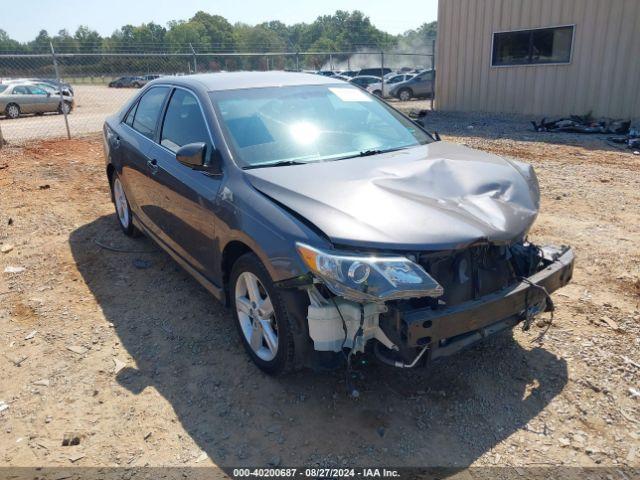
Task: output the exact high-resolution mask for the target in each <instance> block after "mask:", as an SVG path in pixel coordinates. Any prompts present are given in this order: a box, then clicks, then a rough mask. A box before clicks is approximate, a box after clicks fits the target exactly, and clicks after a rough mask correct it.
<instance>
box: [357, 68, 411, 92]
mask: <svg viewBox="0 0 640 480" xmlns="http://www.w3.org/2000/svg"><path fill="white" fill-rule="evenodd" d="M413 77H415V75H414V74H413V73H395V74H387V75H385V79H384V96H385V97H390V96H391V95H389V90H391V85H394V84H396V83H400V82H406V81H407V80H409V79H410V78H413ZM367 91H368V92H369V93H373V94H374V95H377V96H378V97H381V96H382V82H377V83H372V84H371V85H368V86H367Z"/></svg>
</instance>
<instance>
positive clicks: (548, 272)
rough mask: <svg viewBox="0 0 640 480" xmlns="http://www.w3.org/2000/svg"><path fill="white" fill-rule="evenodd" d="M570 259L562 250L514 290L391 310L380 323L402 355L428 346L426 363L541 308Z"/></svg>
mask: <svg viewBox="0 0 640 480" xmlns="http://www.w3.org/2000/svg"><path fill="white" fill-rule="evenodd" d="M573 264H574V254H573V251H572V250H571V249H570V248H568V247H567V248H566V249H565V250H563V251H562V253H561V254H559V255H558V256H557V257H556V258H555V260H553V261H552V262H551V263H549V264H548V265H547V266H546V267H545V268H544V269H543V270H540V271H538V272H537V273H535V274H533V275H531V276H530V277H528V278H527V279H526V280H523V281H521V282H519V283H518V284H516V285H515V286H512V287H509V288H508V289H504V290H501V291H499V292H496V293H493V294H489V295H485V296H483V297H481V298H479V299H477V300H472V301H468V302H464V303H461V304H459V305H456V306H452V307H445V308H437V309H432V308H430V307H425V308H419V309H413V310H404V311H403V310H401V309H391V310H390V312H389V313H388V314H387V315H385V318H384V320H383V319H382V318H381V323H383V328H384V330H385V331H386V332H387V333H390V330H395V333H396V334H397V335H390V336H391V337H392V339H394V337H397V339H398V340H397V341H398V343H399V344H400V345H401V346H402V352H403V356H404V357H405V358H407V359H408V358H412V356H415V352H416V351H417V349H422V348H424V347H425V346H428V352H427V355H425V358H427V359H428V360H435V359H436V358H440V357H445V356H449V355H452V354H454V353H456V352H458V351H460V350H461V349H463V348H465V347H468V346H469V345H472V344H474V343H476V342H478V341H480V340H482V339H483V338H486V337H488V336H490V335H493V334H495V333H498V332H499V331H502V330H505V329H508V328H512V327H514V326H515V325H517V324H518V323H519V322H521V321H522V320H524V319H525V318H526V317H527V313H528V314H529V315H531V314H536V313H539V312H540V311H542V310H544V309H545V306H547V304H546V295H545V293H544V291H543V290H542V289H540V288H536V287H535V286H533V285H532V284H535V285H538V286H540V287H544V289H546V291H547V292H548V293H551V292H553V291H555V290H557V289H558V288H560V287H562V286H564V285H566V284H567V283H568V282H569V281H570V280H571V276H572V274H573Z"/></svg>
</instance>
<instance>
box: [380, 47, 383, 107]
mask: <svg viewBox="0 0 640 480" xmlns="http://www.w3.org/2000/svg"><path fill="white" fill-rule="evenodd" d="M380 91H381V92H382V98H384V52H380Z"/></svg>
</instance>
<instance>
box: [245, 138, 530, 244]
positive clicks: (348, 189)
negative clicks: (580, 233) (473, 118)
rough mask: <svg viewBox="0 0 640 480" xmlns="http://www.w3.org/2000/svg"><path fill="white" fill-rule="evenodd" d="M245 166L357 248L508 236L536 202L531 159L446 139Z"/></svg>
mask: <svg viewBox="0 0 640 480" xmlns="http://www.w3.org/2000/svg"><path fill="white" fill-rule="evenodd" d="M245 173H246V174H247V176H248V178H249V180H250V182H251V183H252V185H253V186H254V187H255V188H256V189H258V190H259V191H261V192H262V193H263V194H265V195H267V196H268V197H271V198H272V199H274V200H275V201H277V202H279V203H280V204H282V205H284V206H286V207H287V208H289V209H291V210H292V211H294V212H296V213H297V214H299V215H301V216H302V217H304V218H305V219H306V220H307V221H309V222H311V223H313V224H314V225H315V226H316V227H318V228H319V229H320V230H322V232H324V234H325V235H327V236H328V237H329V238H330V239H331V241H332V242H333V243H334V244H340V245H348V246H355V247H365V248H366V247H369V248H387V249H394V250H398V249H400V250H404V249H406V250H440V249H449V248H462V247H464V246H466V245H469V244H472V243H475V242H478V241H490V242H496V243H502V242H510V241H513V240H515V239H518V238H521V237H522V236H524V235H525V234H526V232H527V231H528V230H529V228H530V227H531V224H532V223H533V221H534V220H535V218H536V215H537V213H538V207H539V191H538V183H537V180H536V177H535V173H534V172H533V168H532V167H531V166H529V165H527V164H524V163H520V162H512V161H508V160H505V159H503V158H501V157H498V156H497V155H493V154H489V153H485V152H481V151H478V150H473V149H471V148H467V147H464V146H462V145H457V144H452V143H448V142H434V143H431V144H429V145H425V146H421V147H416V148H410V149H407V150H399V151H397V152H390V153H386V154H383V155H376V156H370V157H359V158H353V159H348V160H340V161H330V162H319V163H310V164H307V165H295V166H289V167H272V168H259V169H254V170H246V171H245Z"/></svg>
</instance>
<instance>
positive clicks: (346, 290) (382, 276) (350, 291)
mask: <svg viewBox="0 0 640 480" xmlns="http://www.w3.org/2000/svg"><path fill="white" fill-rule="evenodd" d="M296 248H297V250H298V253H299V254H300V257H301V258H302V260H303V261H304V263H305V265H307V267H309V269H310V270H311V271H312V272H313V273H314V274H315V275H316V276H317V277H318V278H320V279H321V280H322V281H323V282H324V283H325V285H327V287H328V288H329V290H331V291H332V292H333V293H334V294H336V295H338V296H341V297H344V298H347V299H349V300H354V301H356V302H367V301H368V302H384V301H387V300H397V299H402V298H417V297H439V296H441V295H442V294H443V293H444V290H443V288H442V286H440V284H439V283H438V282H437V281H436V280H435V279H434V278H433V277H431V276H430V275H429V274H428V273H427V272H425V271H424V269H423V268H422V267H421V266H420V265H418V264H416V263H414V262H412V261H411V260H409V259H408V258H406V257H402V256H379V257H377V256H364V255H345V254H342V253H338V252H328V251H324V250H320V249H317V248H314V247H310V246H308V245H305V244H303V243H296Z"/></svg>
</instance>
